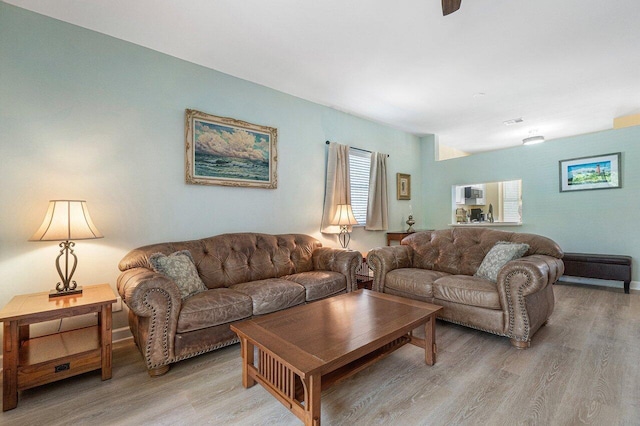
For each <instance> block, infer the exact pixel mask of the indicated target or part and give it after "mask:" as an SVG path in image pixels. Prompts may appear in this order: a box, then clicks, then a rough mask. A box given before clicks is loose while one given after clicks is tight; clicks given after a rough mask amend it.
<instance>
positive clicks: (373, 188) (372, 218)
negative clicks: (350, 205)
mask: <svg viewBox="0 0 640 426" xmlns="http://www.w3.org/2000/svg"><path fill="white" fill-rule="evenodd" d="M365 229H366V230H368V231H386V230H388V229H389V198H388V194H387V154H381V153H379V152H372V153H371V169H370V172H369V202H368V204H367V224H366V225H365Z"/></svg>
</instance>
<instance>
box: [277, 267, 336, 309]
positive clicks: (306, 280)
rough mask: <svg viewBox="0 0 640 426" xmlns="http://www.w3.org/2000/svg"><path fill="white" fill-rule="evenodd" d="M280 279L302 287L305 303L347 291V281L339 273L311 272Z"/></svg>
mask: <svg viewBox="0 0 640 426" xmlns="http://www.w3.org/2000/svg"><path fill="white" fill-rule="evenodd" d="M282 278H284V279H285V280H288V281H293V282H295V283H298V284H300V285H301V286H303V287H304V289H305V293H306V300H307V302H311V301H313V300H319V299H324V298H325V297H329V296H333V295H334V294H338V293H341V292H344V291H346V290H347V279H346V277H345V276H344V275H343V274H341V273H339V272H332V271H311V272H302V273H300V274H293V275H287V276H286V277H282Z"/></svg>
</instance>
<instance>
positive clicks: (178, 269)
mask: <svg viewBox="0 0 640 426" xmlns="http://www.w3.org/2000/svg"><path fill="white" fill-rule="evenodd" d="M149 263H151V267H152V268H153V270H154V271H156V272H158V273H160V274H164V275H166V276H167V277H169V278H171V279H172V280H173V281H174V282H175V283H176V284H177V286H178V288H179V289H180V296H182V299H183V300H184V299H186V298H187V297H189V296H193V295H194V294H198V293H200V292H201V291H205V290H206V289H207V287H206V286H205V285H204V283H203V282H202V280H201V279H200V276H199V275H198V270H197V269H196V264H195V262H194V260H193V256H191V252H190V251H189V250H182V251H177V252H175V253H171V254H170V255H169V256H166V255H164V254H162V253H154V254H152V255H151V256H149Z"/></svg>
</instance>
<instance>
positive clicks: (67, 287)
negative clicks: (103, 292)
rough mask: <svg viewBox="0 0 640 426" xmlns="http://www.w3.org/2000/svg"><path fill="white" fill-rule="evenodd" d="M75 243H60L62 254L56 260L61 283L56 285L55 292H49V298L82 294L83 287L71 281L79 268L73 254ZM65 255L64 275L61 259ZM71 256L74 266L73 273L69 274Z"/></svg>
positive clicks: (76, 258)
mask: <svg viewBox="0 0 640 426" xmlns="http://www.w3.org/2000/svg"><path fill="white" fill-rule="evenodd" d="M74 246H75V243H74V242H73V241H63V242H61V243H60V247H61V248H62V249H61V250H60V254H59V255H58V257H57V258H56V269H58V275H60V279H61V280H62V281H60V282H59V283H58V284H57V285H56V289H55V290H51V291H50V292H49V298H50V299H51V298H52V297H59V296H69V295H72V294H82V286H78V285H77V284H76V282H75V281H73V280H72V279H71V277H73V273H74V272H75V271H76V266H78V257H77V256H76V255H75V254H74V253H73V248H72V247H74ZM62 255H64V274H63V273H62V268H61V267H60V258H61V257H62ZM69 255H71V256H73V266H72V268H71V272H69Z"/></svg>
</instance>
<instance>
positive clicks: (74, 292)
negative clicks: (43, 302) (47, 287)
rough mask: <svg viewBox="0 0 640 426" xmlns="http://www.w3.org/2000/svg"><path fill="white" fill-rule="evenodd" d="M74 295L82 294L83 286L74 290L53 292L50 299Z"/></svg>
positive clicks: (50, 293)
mask: <svg viewBox="0 0 640 426" xmlns="http://www.w3.org/2000/svg"><path fill="white" fill-rule="evenodd" d="M72 294H82V286H81V285H79V286H77V287H76V288H75V289H73V290H51V291H50V292H49V299H51V298H53V297H60V296H70V295H72Z"/></svg>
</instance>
